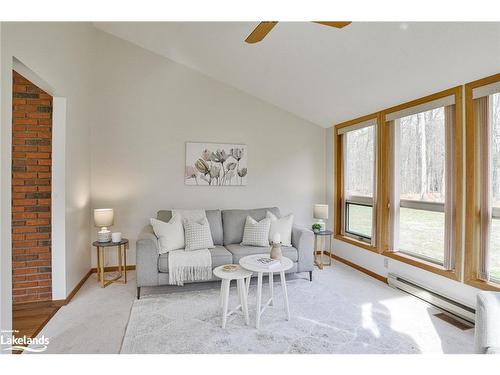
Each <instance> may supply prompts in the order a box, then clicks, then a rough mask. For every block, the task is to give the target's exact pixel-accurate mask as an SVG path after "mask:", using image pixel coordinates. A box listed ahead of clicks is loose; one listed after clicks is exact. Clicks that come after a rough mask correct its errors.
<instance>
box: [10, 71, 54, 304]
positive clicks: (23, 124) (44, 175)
mask: <svg viewBox="0 0 500 375" xmlns="http://www.w3.org/2000/svg"><path fill="white" fill-rule="evenodd" d="M12 74H13V95H12V295H13V303H20V302H33V301H47V300H51V299H52V287H51V283H52V281H51V276H52V274H51V238H50V237H51V223H50V220H51V216H50V215H51V214H50V210H51V202H50V195H51V165H52V159H51V157H52V97H51V96H50V95H49V94H47V93H46V92H44V91H42V90H41V89H40V88H38V87H37V86H35V85H34V84H33V83H31V82H30V81H28V80H27V79H26V78H24V77H23V76H21V75H20V74H18V73H17V72H15V71H13V72H12Z"/></svg>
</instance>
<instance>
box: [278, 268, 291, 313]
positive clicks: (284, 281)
mask: <svg viewBox="0 0 500 375" xmlns="http://www.w3.org/2000/svg"><path fill="white" fill-rule="evenodd" d="M280 276H281V288H282V289H283V299H284V300H285V313H286V320H290V309H289V307H288V293H287V291H286V279H285V272H284V271H281V272H280Z"/></svg>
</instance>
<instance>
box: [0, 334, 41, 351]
mask: <svg viewBox="0 0 500 375" xmlns="http://www.w3.org/2000/svg"><path fill="white" fill-rule="evenodd" d="M17 333H19V331H16V330H14V331H0V344H1V346H2V347H3V346H4V345H6V347H5V348H4V349H2V350H8V351H11V350H22V351H27V352H32V353H41V352H44V351H46V350H47V347H48V345H49V344H50V340H49V338H48V337H45V336H44V335H41V336H39V337H34V338H31V337H27V336H26V335H23V336H19V337H18V336H16V334H17Z"/></svg>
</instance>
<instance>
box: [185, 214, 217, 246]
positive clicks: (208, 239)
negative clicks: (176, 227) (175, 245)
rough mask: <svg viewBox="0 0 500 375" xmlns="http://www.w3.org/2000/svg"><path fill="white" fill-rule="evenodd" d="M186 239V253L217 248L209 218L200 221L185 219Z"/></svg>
mask: <svg viewBox="0 0 500 375" xmlns="http://www.w3.org/2000/svg"><path fill="white" fill-rule="evenodd" d="M184 237H185V242H186V249H185V250H186V251H192V250H200V249H213V248H214V247H215V246H214V241H213V240H212V234H211V233H210V225H209V224H208V220H207V218H203V219H201V220H199V221H192V220H187V219H184Z"/></svg>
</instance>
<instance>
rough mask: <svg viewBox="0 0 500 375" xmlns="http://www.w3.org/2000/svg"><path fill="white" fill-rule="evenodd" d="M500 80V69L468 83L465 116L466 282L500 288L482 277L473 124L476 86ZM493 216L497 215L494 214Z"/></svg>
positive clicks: (497, 284)
mask: <svg viewBox="0 0 500 375" xmlns="http://www.w3.org/2000/svg"><path fill="white" fill-rule="evenodd" d="M499 81H500V73H499V74H495V75H492V76H488V77H485V78H482V79H478V80H476V81H472V82H469V83H467V84H465V118H466V127H465V134H466V145H465V146H466V147H465V152H466V165H465V175H466V181H467V183H466V202H467V203H466V208H465V210H466V211H465V213H466V220H465V246H464V247H465V251H464V252H465V257H464V258H465V259H464V283H465V284H467V285H470V286H473V287H476V288H479V289H483V290H491V291H500V283H496V282H492V281H484V280H480V279H479V277H478V272H479V262H480V259H479V256H480V251H479V246H478V244H479V239H480V233H479V230H480V227H479V225H478V224H479V222H480V206H479V203H480V202H479V198H480V194H479V191H478V189H477V185H476V183H475V181H476V179H477V178H478V173H477V171H476V168H475V166H476V165H477V163H478V160H479V150H478V149H477V147H476V138H477V137H478V136H479V134H477V133H476V130H475V124H474V99H473V90H474V89H477V88H479V87H482V86H486V85H489V84H492V83H496V82H499ZM493 216H494V215H493Z"/></svg>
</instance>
